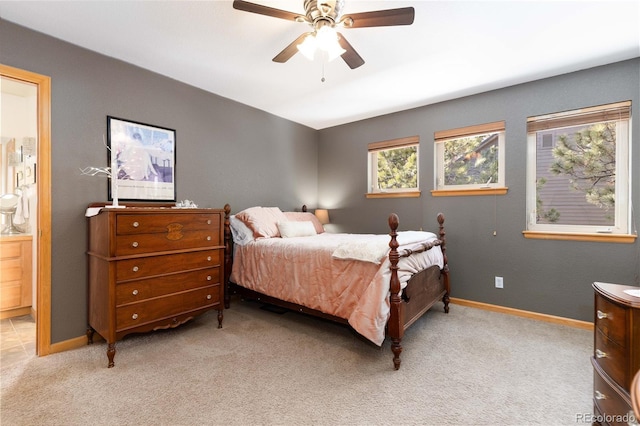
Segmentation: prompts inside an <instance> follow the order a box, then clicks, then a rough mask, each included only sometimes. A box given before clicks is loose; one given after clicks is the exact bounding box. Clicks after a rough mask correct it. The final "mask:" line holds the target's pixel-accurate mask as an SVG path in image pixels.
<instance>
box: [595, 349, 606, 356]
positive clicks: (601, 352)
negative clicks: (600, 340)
mask: <svg viewBox="0 0 640 426" xmlns="http://www.w3.org/2000/svg"><path fill="white" fill-rule="evenodd" d="M606 357H607V353H606V352H603V351H601V350H600V349H596V358H606Z"/></svg>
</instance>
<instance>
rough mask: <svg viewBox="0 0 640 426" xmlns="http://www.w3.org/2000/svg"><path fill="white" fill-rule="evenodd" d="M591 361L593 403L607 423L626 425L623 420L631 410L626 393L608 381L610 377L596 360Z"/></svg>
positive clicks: (627, 417)
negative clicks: (592, 368)
mask: <svg viewBox="0 0 640 426" xmlns="http://www.w3.org/2000/svg"><path fill="white" fill-rule="evenodd" d="M592 363H593V366H594V375H593V402H594V404H595V405H596V407H597V408H598V411H599V412H600V414H602V416H603V418H604V419H606V420H607V424H610V425H624V426H628V423H627V422H626V421H625V420H624V419H629V412H630V411H631V405H630V404H629V401H628V398H629V397H628V395H625V394H624V393H623V391H621V390H620V389H619V387H618V386H615V385H613V384H612V383H610V379H608V378H607V377H606V375H605V374H604V373H603V372H602V370H601V369H600V368H599V367H598V365H597V362H596V361H594V360H592ZM617 420H620V421H617Z"/></svg>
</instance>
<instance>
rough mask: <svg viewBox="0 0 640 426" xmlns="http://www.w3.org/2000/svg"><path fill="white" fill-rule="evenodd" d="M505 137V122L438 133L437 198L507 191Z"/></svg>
mask: <svg viewBox="0 0 640 426" xmlns="http://www.w3.org/2000/svg"><path fill="white" fill-rule="evenodd" d="M504 134H505V125H504V121H498V122H495V123H487V124H481V125H476V126H469V127H463V128H459V129H453V130H444V131H439V132H436V133H435V135H434V139H435V143H436V149H435V155H436V176H435V191H433V193H434V195H438V191H465V190H466V191H465V192H464V194H465V195H466V194H469V190H471V191H479V190H486V189H492V188H493V189H495V188H505V180H504ZM505 192H506V191H505ZM478 193H480V192H478ZM491 193H495V192H491ZM449 195H456V194H454V193H453V194H449Z"/></svg>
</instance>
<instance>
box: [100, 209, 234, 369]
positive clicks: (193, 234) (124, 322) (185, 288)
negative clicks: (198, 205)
mask: <svg viewBox="0 0 640 426" xmlns="http://www.w3.org/2000/svg"><path fill="white" fill-rule="evenodd" d="M223 220H224V211H223V210H218V209H176V208H149V207H127V208H119V209H109V208H103V209H101V210H100V212H99V213H98V214H95V215H93V216H90V217H89V251H88V257H89V302H88V303H89V312H88V317H89V328H88V330H87V337H88V341H89V343H92V342H93V333H94V331H95V332H98V333H99V334H100V335H101V336H102V337H104V339H105V340H106V341H107V357H108V360H109V364H108V366H109V367H113V366H114V361H113V359H114V357H115V352H116V349H115V342H116V341H117V340H120V339H122V338H123V337H124V336H126V335H127V334H130V333H140V332H147V331H152V330H158V329H166V328H173V327H177V326H179V325H180V324H183V323H185V322H186V321H189V320H191V319H192V318H194V317H195V316H196V315H199V314H202V313H204V312H206V311H208V310H210V309H217V310H218V328H220V327H222V310H223V301H224V285H223V280H224V276H225V275H224V232H223Z"/></svg>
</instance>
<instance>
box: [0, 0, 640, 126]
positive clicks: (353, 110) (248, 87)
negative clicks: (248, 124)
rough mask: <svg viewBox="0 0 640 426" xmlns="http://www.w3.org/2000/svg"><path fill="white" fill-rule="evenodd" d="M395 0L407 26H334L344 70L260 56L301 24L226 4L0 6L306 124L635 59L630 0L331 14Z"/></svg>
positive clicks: (295, 6)
mask: <svg viewBox="0 0 640 426" xmlns="http://www.w3.org/2000/svg"><path fill="white" fill-rule="evenodd" d="M254 3H259V4H262V5H268V6H270V7H275V8H278V9H283V10H287V11H290V12H294V13H301V14H303V13H304V9H303V0H277V1H267V0H255V1H254ZM406 6H413V7H414V8H415V12H416V16H415V21H414V23H413V25H410V26H396V27H378V28H352V29H343V30H342V33H343V35H344V36H345V37H346V38H347V40H348V41H349V42H350V43H351V45H352V46H353V47H354V48H355V49H356V51H357V52H358V53H359V54H360V56H362V57H363V59H364V60H365V64H364V65H363V66H361V67H359V68H357V69H355V70H351V69H350V68H349V67H348V66H347V65H346V64H345V63H344V61H342V60H341V59H337V60H335V61H333V62H330V63H328V64H324V65H323V64H322V62H318V61H316V62H311V61H309V60H307V59H306V58H305V57H304V56H302V55H301V54H296V55H295V56H294V57H293V58H292V59H290V60H289V61H288V62H287V63H285V64H279V63H275V62H272V61H271V59H272V58H273V57H274V56H275V55H276V54H277V53H279V52H280V51H281V50H282V49H284V47H285V46H287V45H288V44H289V43H291V42H292V41H293V40H294V39H295V38H296V37H297V36H298V35H300V34H301V33H302V32H306V31H308V28H309V27H308V26H306V24H303V23H296V22H292V21H286V20H283V19H277V18H273V17H268V16H263V15H257V14H253V13H248V12H242V11H238V10H235V9H233V8H232V1H62V2H58V1H0V17H2V18H3V19H6V20H7V21H11V22H14V23H17V24H19V25H22V26H25V27H28V28H32V29H34V30H36V31H40V32H43V33H45V34H49V35H51V36H53V37H57V38H60V39H62V40H65V41H68V42H70V43H73V44H76V45H79V46H82V47H85V48H88V49H91V50H94V51H96V52H100V53H102V54H105V55H107V56H111V57H114V58H118V59H121V60H123V61H126V62H129V63H132V64H135V65H138V66H140V67H142V68H146V69H149V70H152V71H155V72H157V73H159V74H162V75H165V76H169V77H172V78H174V79H176V80H179V81H182V82H185V83H188V84H190V85H193V86H196V87H200V88H202V89H204V90H207V91H209V92H212V93H215V94H218V95H220V96H223V97H225V98H229V99H233V100H235V101H238V102H241V103H243V104H247V105H250V106H253V107H255V108H258V109H261V110H264V111H267V112H270V113H272V114H275V115H277V116H280V117H283V118H286V119H289V120H292V121H294V122H297V123H301V124H304V125H306V126H309V127H311V128H313V129H323V128H327V127H331V126H335V125H339V124H344V123H348V122H352V121H356V120H360V119H364V118H369V117H374V116H378V115H382V114H386V113H390V112H395V111H401V110H405V109H409V108H414V107H417V106H422V105H428V104H432V103H435V102H440V101H443V100H447V99H452V98H457V97H460V96H465V95H470V94H474V93H479V92H483V91H487V90H491V89H497V88H501V87H505V86H510V85H513V84H518V83H523V82H527V81H531V80H536V79H539V78H544V77H550V76H553V75H557V74H562V73H567V72H571V71H576V70H580V69H584V68H590V67H593V66H598V65H603V64H607V63H611V62H616V61H620V60H625V59H630V58H635V57H640V1H638V0H632V1H630V0H627V1H616V0H601V1H588V0H582V1H576V0H574V1H552V0H549V1H540V0H538V1H522V0H511V1H455V0H448V1H401V0H394V1H360V0H346V1H345V7H344V14H349V13H350V12H351V13H355V12H365V11H372V10H381V9H391V8H396V7H406ZM0 61H1V58H0ZM323 75H324V77H325V79H326V81H325V82H321V78H322V76H323Z"/></svg>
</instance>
